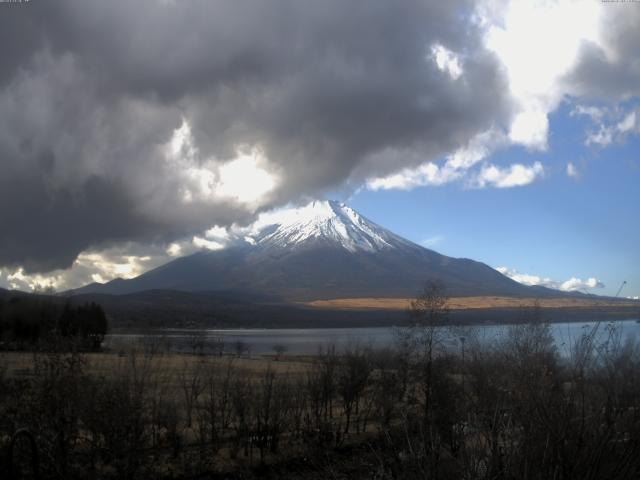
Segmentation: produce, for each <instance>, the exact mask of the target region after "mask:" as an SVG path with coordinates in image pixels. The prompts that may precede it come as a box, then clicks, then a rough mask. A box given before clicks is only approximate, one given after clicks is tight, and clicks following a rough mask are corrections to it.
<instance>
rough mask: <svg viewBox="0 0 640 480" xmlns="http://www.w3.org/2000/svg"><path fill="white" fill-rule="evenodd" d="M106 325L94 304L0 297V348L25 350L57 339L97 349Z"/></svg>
mask: <svg viewBox="0 0 640 480" xmlns="http://www.w3.org/2000/svg"><path fill="white" fill-rule="evenodd" d="M108 328H109V325H108V320H107V316H106V315H105V312H104V310H103V309H102V307H101V306H100V305H98V304H96V303H94V302H91V303H85V304H81V305H73V304H71V303H69V302H67V303H65V304H64V305H62V304H61V303H60V302H55V301H53V300H51V299H44V298H39V297H32V296H27V295H16V296H13V297H10V298H8V299H2V298H0V342H1V345H2V347H3V348H4V349H27V348H32V347H34V346H36V345H38V344H41V343H42V342H45V341H48V340H50V339H51V338H52V337H54V336H57V337H61V338H64V339H67V340H69V341H73V342H74V343H76V344H77V345H79V346H81V347H83V348H87V349H92V350H97V349H99V348H100V345H101V344H102V341H103V339H104V336H105V335H106V333H107V331H108Z"/></svg>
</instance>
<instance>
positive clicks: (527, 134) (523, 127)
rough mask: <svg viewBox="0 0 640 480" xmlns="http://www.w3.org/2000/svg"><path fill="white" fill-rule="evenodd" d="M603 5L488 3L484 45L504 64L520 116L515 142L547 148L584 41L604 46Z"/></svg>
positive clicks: (483, 13) (481, 14)
mask: <svg viewBox="0 0 640 480" xmlns="http://www.w3.org/2000/svg"><path fill="white" fill-rule="evenodd" d="M599 3H600V2H556V1H542V2H533V1H527V2H523V1H519V0H511V1H509V2H506V3H504V2H483V3H481V4H479V5H478V8H477V10H476V20H477V21H478V23H479V24H480V25H481V26H484V27H485V28H486V36H485V44H486V46H487V48H488V49H489V50H491V51H492V52H494V53H495V54H496V56H497V57H498V59H499V60H500V61H501V62H502V64H503V66H504V69H505V72H506V74H507V78H508V81H509V90H510V93H511V96H512V97H513V102H514V106H515V108H516V114H515V116H514V118H513V120H512V123H511V126H510V128H509V136H510V138H511V140H512V141H513V142H514V143H519V144H522V145H524V146H526V147H528V148H534V149H540V150H544V149H546V148H547V136H548V131H549V123H548V118H547V116H548V114H549V113H550V112H552V111H553V110H555V109H556V107H557V106H558V104H559V103H560V101H561V100H562V98H563V97H564V96H565V95H566V94H570V93H572V92H571V86H570V85H567V84H565V83H564V82H563V77H564V76H565V75H566V74H567V73H568V72H570V71H571V69H572V68H574V67H575V65H576V64H577V62H578V59H579V53H580V48H581V46H582V45H583V44H584V43H585V42H591V43H593V44H596V45H601V44H602V41H601V39H600V30H599V21H600V13H601V8H602V7H601V5H599Z"/></svg>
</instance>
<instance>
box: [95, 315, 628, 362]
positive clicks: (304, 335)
mask: <svg viewBox="0 0 640 480" xmlns="http://www.w3.org/2000/svg"><path fill="white" fill-rule="evenodd" d="M595 326H596V322H585V323H581V322H571V323H554V324H552V325H551V330H552V332H553V337H554V339H555V341H556V345H557V346H558V348H559V349H560V351H561V352H565V353H566V352H568V351H569V348H570V347H571V346H572V345H573V344H574V343H575V341H576V340H577V339H579V338H580V337H581V336H582V335H583V334H585V333H587V332H589V331H591V329H593V328H594V327H595ZM508 328H509V327H508V325H482V326H474V327H464V328H457V329H455V330H453V331H449V330H447V331H446V332H445V331H444V330H443V334H444V335H446V337H447V338H448V340H447V343H448V344H449V345H450V347H451V348H456V346H458V345H460V343H459V341H460V340H459V339H460V338H461V337H464V338H465V339H468V341H472V340H473V339H476V340H477V341H479V342H481V343H490V342H493V341H499V340H500V339H501V338H502V337H504V336H505V334H506V333H507V330H508ZM612 328H615V329H616V331H617V334H618V335H620V339H621V341H625V340H626V339H627V338H637V339H639V340H640V322H639V321H638V320H636V319H630V320H620V321H614V322H601V323H600V324H599V326H598V330H597V338H598V339H599V341H604V340H605V339H606V338H607V337H608V335H609V331H610V330H611V329H612ZM395 339H396V334H395V329H394V328H312V329H292V328H286V329H285V328H282V329H277V328H274V329H264V330H260V329H237V330H186V329H184V330H170V329H167V330H162V331H154V332H151V333H147V334H112V335H108V336H107V338H106V339H105V346H106V347H108V348H111V349H113V350H118V349H122V348H127V347H131V346H134V345H154V344H156V345H164V346H165V347H168V348H170V349H171V350H172V351H175V352H189V351H191V350H192V348H193V345H194V343H196V342H203V343H204V346H205V347H204V350H205V352H207V351H213V350H214V347H213V345H216V344H219V342H221V343H222V344H223V345H224V350H225V352H235V349H236V344H237V343H238V342H242V343H243V344H244V345H246V346H248V348H249V351H250V353H251V354H252V355H263V354H273V353H274V349H273V348H274V346H275V345H283V346H284V347H285V348H286V351H287V353H288V354H294V355H306V354H315V353H317V352H318V350H319V349H320V348H326V347H327V346H329V345H335V346H336V347H337V348H338V349H344V348H347V347H349V346H350V345H355V344H359V345H371V346H372V347H377V348H381V347H385V346H391V345H393V343H394V341H395Z"/></svg>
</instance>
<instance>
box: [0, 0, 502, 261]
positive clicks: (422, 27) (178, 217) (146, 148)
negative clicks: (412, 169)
mask: <svg viewBox="0 0 640 480" xmlns="http://www.w3.org/2000/svg"><path fill="white" fill-rule="evenodd" d="M472 8H473V6H472V4H471V3H470V2H464V1H460V2H442V1H433V2H426V1H418V0H415V1H414V0H406V1H402V2H387V1H374V0H371V1H356V0H353V1H344V0H340V1H338V0H323V1H300V0H296V1H293V0H292V1H285V0H273V1H263V0H260V1H258V0H255V1H235V0H233V1H231V0H230V1H204V0H202V1H197V0H193V1H169V0H166V1H160V0H140V1H137V2H124V1H104V0H102V1H97V0H61V1H56V2H52V1H47V2H45V1H44V0H40V1H38V0H32V1H31V2H29V3H26V4H21V5H18V4H16V5H2V8H0V32H1V33H0V40H1V41H2V42H3V43H2V45H3V49H4V52H3V55H2V56H1V57H0V72H1V73H0V161H1V162H2V169H1V170H0V187H1V188H2V192H1V193H0V200H1V203H0V219H2V222H3V226H2V230H0V265H14V266H18V265H21V266H25V267H26V268H27V269H29V270H30V271H44V270H50V269H53V268H59V267H66V266H69V265H70V264H71V262H72V261H73V259H74V258H75V257H76V255H77V254H78V253H79V252H81V251H82V250H84V249H87V248H90V247H95V246H105V245H108V244H110V243H113V242H118V241H127V240H131V241H141V240H144V241H168V240H170V239H172V238H177V237H179V236H183V235H186V234H189V233H192V232H196V231H201V230H203V229H205V228H206V227H208V226H210V225H212V224H214V223H217V224H229V223H231V222H234V221H240V222H243V221H245V222H246V221H248V219H249V218H250V216H251V214H252V213H253V212H252V208H249V207H248V206H243V205H242V204H239V203H234V202H231V201H229V200H224V199H221V198H219V197H215V196H213V197H211V198H205V199H203V198H199V199H197V200H196V201H190V202H187V201H185V196H184V191H185V188H188V186H189V185H188V182H190V181H193V178H192V177H193V176H192V175H191V176H189V175H187V174H186V173H185V172H186V171H187V170H189V167H191V166H193V167H198V166H200V163H199V162H201V161H202V160H203V159H208V158H212V157H215V158H218V159H221V160H225V159H226V160H228V159H230V158H233V157H234V155H235V152H236V150H237V148H238V146H242V145H246V146H258V147H260V149H261V150H262V151H263V152H264V153H265V156H266V157H267V158H268V159H269V165H270V169H272V170H273V171H274V172H275V173H276V174H277V175H278V176H279V178H280V183H279V185H278V188H277V189H276V190H275V191H274V192H273V194H272V195H271V196H270V197H269V198H268V199H267V200H266V202H267V204H268V205H276V204H279V203H283V202H287V201H292V200H294V201H295V200H296V199H298V198H300V197H301V196H305V195H307V196H309V195H314V194H317V193H318V192H321V191H323V190H325V189H328V188H335V187H338V186H340V185H343V184H344V183H345V182H347V181H351V182H358V181H360V180H362V179H363V178H365V177H367V176H370V175H374V174H375V175H384V174H387V173H389V172H392V171H394V170H397V169H398V168H400V167H403V166H410V164H412V163H415V162H416V161H421V160H428V159H431V158H434V157H437V156H439V155H442V154H444V153H446V152H449V151H451V150H452V149H455V148H457V147H459V146H461V145H463V144H465V143H466V142H467V141H468V140H469V138H471V137H472V136H473V135H474V134H476V133H479V132H481V131H483V130H486V129H487V128H490V127H491V126H492V125H494V124H504V123H505V122H506V121H507V120H506V119H507V118H508V116H509V113H510V112H509V104H508V101H507V100H506V93H505V92H506V90H507V89H506V87H505V85H504V80H503V78H502V77H501V75H500V73H499V69H498V67H497V65H496V61H495V59H494V58H493V57H492V56H491V55H489V54H488V53H487V52H486V51H484V50H483V49H482V46H481V45H482V42H481V39H480V35H481V32H479V31H478V30H477V28H476V26H475V25H474V24H473V23H472V22H470V20H469V17H470V13H471V11H472ZM434 44H441V45H444V46H445V47H446V48H448V49H450V50H451V51H453V52H455V53H456V54H458V55H459V56H460V58H461V62H462V64H463V75H462V76H461V77H460V78H459V79H457V80H455V81H454V80H452V79H451V78H450V76H449V75H448V74H447V73H446V72H443V71H440V70H439V69H438V68H437V65H436V64H435V62H434V61H433V59H432V58H431V57H430V52H431V47H432V46H433V45H434ZM183 118H184V119H186V120H187V121H188V122H189V125H190V127H191V131H192V134H193V139H194V144H195V146H196V147H197V150H198V155H197V157H196V158H193V159H191V160H189V161H190V162H191V164H187V163H185V162H182V163H176V162H170V161H167V159H166V158H165V157H164V154H163V148H162V147H163V145H164V144H166V142H167V141H168V140H169V139H170V138H171V136H172V133H173V131H174V130H175V129H176V128H178V127H179V126H180V125H181V123H182V119H183ZM387 151H407V152H411V154H408V155H406V156H403V155H397V154H395V155H385V154H384V152H387ZM264 206H266V205H264Z"/></svg>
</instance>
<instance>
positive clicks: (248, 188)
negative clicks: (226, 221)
mask: <svg viewBox="0 0 640 480" xmlns="http://www.w3.org/2000/svg"><path fill="white" fill-rule="evenodd" d="M266 163H267V160H266V158H265V157H264V155H263V153H262V152H261V151H260V150H259V149H257V148H253V149H250V150H245V151H241V152H239V156H238V158H236V159H235V160H233V161H231V162H229V163H227V164H225V165H223V166H222V167H220V182H219V184H218V186H217V190H216V193H217V194H218V195H221V196H224V197H229V198H235V199H237V200H238V201H240V202H242V203H249V204H254V203H257V202H259V201H260V200H262V199H263V198H264V197H265V196H266V195H267V194H268V193H269V192H271V191H272V190H273V189H274V188H275V187H276V185H277V180H276V178H275V176H274V175H272V174H271V173H269V172H268V171H267V170H266V168H264V165H265V164H266Z"/></svg>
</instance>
